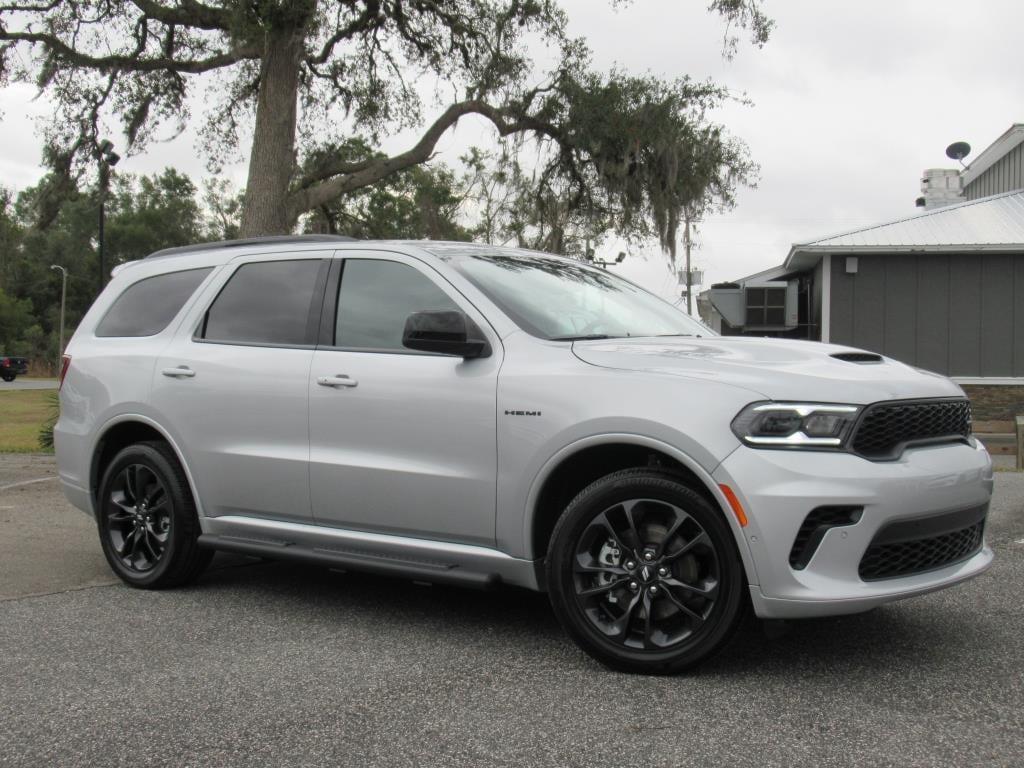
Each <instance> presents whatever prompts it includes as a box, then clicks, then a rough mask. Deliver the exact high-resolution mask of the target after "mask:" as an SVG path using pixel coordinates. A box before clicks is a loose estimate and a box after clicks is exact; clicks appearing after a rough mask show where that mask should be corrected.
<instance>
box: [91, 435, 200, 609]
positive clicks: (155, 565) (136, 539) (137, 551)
mask: <svg viewBox="0 0 1024 768" xmlns="http://www.w3.org/2000/svg"><path fill="white" fill-rule="evenodd" d="M96 507H97V508H96V524H97V526H98V528H99V534H100V544H101V545H102V547H103V554H104V556H105V557H106V558H107V562H108V563H109V564H110V567H111V569H112V570H113V571H114V573H116V574H117V575H118V576H119V577H120V578H121V580H122V581H124V582H125V583H126V584H129V585H131V586H133V587H138V588H140V589H164V588H168V587H177V586H181V585H183V584H187V583H189V582H191V581H193V580H195V579H196V578H198V577H199V575H200V574H201V573H202V572H203V570H205V568H206V566H207V565H209V563H210V560H211V559H212V558H213V552H212V551H211V550H207V549H200V547H199V543H198V540H199V533H200V529H199V518H198V515H197V514H196V507H195V502H194V501H193V499H192V492H191V490H190V489H189V486H188V480H187V478H186V477H185V472H184V470H183V469H182V468H181V464H180V463H179V462H178V459H177V457H176V456H175V455H174V452H173V451H172V450H171V449H170V447H169V446H168V445H167V444H166V443H161V442H155V441H154V442H144V443H137V444H135V445H130V446H128V447H127V448H125V449H123V450H122V451H120V452H119V453H118V454H117V455H116V456H115V457H114V459H113V460H112V461H111V462H110V464H109V465H108V467H107V469H106V471H105V472H104V473H103V480H102V482H101V483H100V490H99V497H98V499H97V505H96Z"/></svg>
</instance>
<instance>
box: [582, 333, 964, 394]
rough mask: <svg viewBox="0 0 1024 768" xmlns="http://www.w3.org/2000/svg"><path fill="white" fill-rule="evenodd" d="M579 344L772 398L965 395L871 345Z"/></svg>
mask: <svg viewBox="0 0 1024 768" xmlns="http://www.w3.org/2000/svg"><path fill="white" fill-rule="evenodd" d="M572 349H573V353H574V354H575V355H576V356H577V357H578V358H579V359H580V360H582V361H584V362H586V363H589V364H591V365H597V366H601V367H604V368H619V369H623V370H630V371H651V372H652V373H663V374H673V375H677V376H686V377H689V378H694V379H704V380H711V381H720V382H722V383H723V384H730V385H733V386H738V387H743V388H745V389H749V390H752V391H754V392H758V393H760V394H761V395H763V396H764V398H765V399H767V400H808V401H811V402H833V403H852V404H854V405H866V404H867V403H873V402H876V401H878V400H906V399H911V398H919V397H963V396H964V393H963V390H961V389H960V387H959V386H957V385H956V384H955V383H953V382H952V381H950V380H949V379H948V378H946V377H945V376H941V375H939V374H937V373H930V372H928V371H921V370H919V369H917V368H912V367H911V366H909V365H905V364H904V363H900V362H897V361H896V360H892V359H890V358H887V357H881V356H879V355H876V354H874V353H871V352H865V351H864V350H859V349H854V348H852V347H843V346H838V345H835V344H819V343H818V342H813V341H797V340H793V339H768V338H754V337H751V336H715V337H711V338H638V339H608V340H601V341H577V342H575V343H574V344H573V348H572ZM836 355H840V357H836ZM842 356H846V359H843V357H842ZM858 360H859V361H858Z"/></svg>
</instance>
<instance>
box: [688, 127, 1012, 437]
mask: <svg viewBox="0 0 1024 768" xmlns="http://www.w3.org/2000/svg"><path fill="white" fill-rule="evenodd" d="M1018 139H1019V140H1018ZM997 144H999V146H1000V147H1001V148H1002V150H1003V151H1004V152H1005V153H1006V154H1005V156H1003V157H999V156H996V155H995V154H994V153H993V152H992V151H991V148H989V149H988V150H986V151H985V153H983V154H982V156H981V157H979V158H978V160H976V161H975V163H974V164H973V166H970V167H968V168H967V170H966V171H964V176H965V177H966V176H967V175H968V174H970V173H971V170H972V168H973V167H974V166H977V168H976V169H975V170H976V172H975V173H974V175H973V176H972V177H971V179H970V181H969V182H968V183H967V186H965V187H964V189H965V191H966V192H970V190H971V189H972V186H971V185H972V184H974V183H975V182H976V181H978V180H979V179H981V178H982V176H983V175H985V174H988V173H990V172H992V173H995V174H996V177H995V178H997V179H998V180H1000V181H999V183H1001V184H1005V185H1008V186H1009V187H1011V188H1010V189H1003V190H1000V191H998V192H997V193H996V194H991V195H989V196H987V197H978V198H974V199H970V195H968V196H967V197H968V199H966V200H963V202H959V203H956V204H953V205H944V206H943V207H937V208H929V209H926V210H924V211H922V212H920V213H917V214H915V215H910V216H905V217H902V218H899V219H896V220H893V221H888V222H884V223H882V224H877V225H874V226H870V227H862V228H860V229H855V230H851V231H849V232H843V233H840V234H837V235H832V236H829V237H822V238H819V239H816V240H810V241H807V242H802V243H794V244H793V246H792V247H791V248H790V250H789V253H788V254H787V256H786V258H785V261H783V263H782V264H781V265H779V266H777V267H773V268H772V269H768V270H764V271H762V272H759V273H757V274H755V275H749V276H748V277H744V278H741V279H739V280H737V281H736V282H734V283H727V284H719V285H717V286H713V287H712V288H711V289H710V290H708V291H705V292H704V293H703V294H701V297H700V300H699V302H698V307H699V309H700V311H701V315H702V316H703V318H704V320H705V322H708V323H709V324H710V325H712V326H713V327H715V328H716V330H719V331H720V332H722V333H725V334H748V335H771V336H784V337H792V338H803V339H811V340H820V341H828V342H833V343H837V344H847V345H850V346H854V347H860V348H863V349H868V350H871V351H873V352H879V353H881V354H884V355H887V356H889V357H893V358H896V359H897V360H901V361H903V362H906V363H909V364H911V365H914V366H917V367H919V368H924V369H927V370H932V371H937V372H939V373H943V374H946V375H949V376H952V377H954V378H956V379H957V380H958V381H959V382H960V383H961V384H964V385H967V388H968V390H969V392H970V391H972V390H974V391H976V392H981V391H982V390H984V393H985V397H986V398H989V395H990V394H991V393H992V392H996V395H994V396H992V397H991V398H989V399H990V400H991V402H990V403H987V404H983V405H982V406H981V407H980V408H979V407H978V405H976V409H977V410H979V413H980V414H981V418H991V419H1005V418H1010V417H1011V415H1013V414H1015V413H1024V176H1020V175H1019V174H1017V172H1016V170H1015V169H1016V168H1017V164H1018V160H1017V155H1018V154H1020V153H1022V152H1024V126H1021V125H1018V126H1014V127H1013V128H1011V130H1010V131H1008V132H1007V134H1005V135H1004V136H1003V137H1002V138H1001V139H1000V140H999V142H997ZM993 146H996V145H993ZM981 160H984V163H979V161H981ZM982 166H984V167H982ZM986 183H988V182H986ZM960 199H963V197H961V198H960ZM993 388H996V389H993ZM997 390H998V391H997ZM974 397H975V395H974V394H972V399H973V398H974ZM986 402H987V401H986ZM989 406H991V407H989Z"/></svg>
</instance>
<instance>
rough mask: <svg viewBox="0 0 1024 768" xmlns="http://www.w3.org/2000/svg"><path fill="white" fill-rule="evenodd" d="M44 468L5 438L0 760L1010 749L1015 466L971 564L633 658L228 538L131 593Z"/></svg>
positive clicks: (958, 754) (662, 759)
mask: <svg viewBox="0 0 1024 768" xmlns="http://www.w3.org/2000/svg"><path fill="white" fill-rule="evenodd" d="M53 472H54V468H53V461H52V459H50V458H44V457H30V456H0V765H2V766H64V765H68V766H72V765H74V766H121V765H124V766H129V765H131V766H165V765H167V766H250V765H266V766H306V765H309V766H314V765H324V766H328V765H329V766H378V765H380V766H405V765H409V766H413V765H416V766H420V765H474V766H475V765H515V766H521V765H544V766H570V765H571V766H597V765H601V766H605V765H606V766H646V767H652V766H705V765H708V766H711V765H723V766H724V765H730V766H732V765H739V766H746V765H749V766H795V765H807V766H838V765H869V766H883V765H892V766H929V767H930V766H975V765H993V766H1020V765H1024V675H1022V670H1024V474H1016V473H1005V472H1003V473H999V474H998V475H997V485H996V487H997V494H996V498H995V502H994V507H993V510H992V514H991V516H990V523H989V531H988V537H989V541H990V543H991V544H992V546H993V547H994V548H995V550H996V553H997V563H996V565H995V567H994V568H993V569H992V570H991V571H990V572H989V573H987V574H985V575H984V576H982V577H980V578H978V579H976V580H975V581H973V582H970V583H968V584H966V585H962V586H960V587H958V588H954V589H952V590H947V591H944V592H940V593H937V594H934V595H929V596H927V597H923V598H919V599H916V600H911V601H907V602H904V603H902V604H897V605H893V606H889V607H885V608H880V609H878V610H876V611H873V612H871V613H868V614H864V615H860V616H852V617H846V618H835V619H828V620H816V621H808V622H801V623H797V624H794V625H792V626H790V627H789V628H788V629H787V630H786V631H785V632H784V633H783V634H781V636H774V637H768V636H767V635H766V633H765V632H764V631H762V629H761V627H760V625H759V624H758V623H757V622H754V621H751V622H750V625H749V626H748V627H746V628H745V629H744V630H743V631H742V632H741V634H740V635H739V636H738V637H737V639H736V640H735V641H734V642H733V643H732V644H731V645H730V646H729V647H728V648H727V650H726V651H725V652H724V653H723V654H721V655H720V656H719V657H717V658H716V659H715V660H714V661H712V662H711V663H709V664H707V665H706V666H704V667H703V668H702V669H700V670H699V671H697V672H694V673H691V674H689V675H685V676H681V677H675V678H645V677H636V676H629V675H623V674H615V673H612V672H609V671H607V670H605V669H604V668H602V667H600V666H599V665H597V664H596V663H594V662H592V661H590V660H589V659H588V658H587V657H586V656H584V655H583V654H582V653H581V652H579V651H577V650H576V648H575V647H574V646H573V645H572V644H571V643H570V642H569V641H568V640H567V639H566V638H565V637H564V636H563V635H562V633H561V631H560V629H559V627H558V625H557V624H556V622H555V620H554V618H553V616H552V615H551V612H550V610H549V608H548V604H547V601H546V598H545V597H544V596H542V595H534V594H530V593H527V592H522V591H518V590H512V589H508V590H503V591H498V592H494V593H483V592H472V591H465V590H459V589H454V588H451V589H449V588H441V587H427V586H417V585H414V584H411V583H408V582H404V581H399V580H392V579H384V578H376V577H371V576H365V575H358V574H342V573H335V572H331V571H327V570H323V569H317V568H308V567H296V566H292V565H286V564H275V563H261V562H257V561H250V560H244V559H238V558H235V559H230V558H227V557H220V556H218V560H216V561H215V567H214V568H213V569H212V570H210V571H209V572H208V573H207V574H206V575H205V577H204V578H203V579H202V580H201V581H200V582H199V583H198V584H197V585H196V586H194V587H191V588H188V589H182V590H177V591H171V592H159V593H154V592H141V591H137V590H133V589H129V588H127V587H125V586H122V585H120V584H119V583H114V580H113V579H112V578H111V575H110V572H109V571H108V570H107V567H106V564H105V562H104V561H103V558H102V556H101V555H100V552H99V546H98V544H97V541H96V534H95V529H94V527H93V525H92V523H91V521H90V520H89V519H87V518H86V517H85V516H84V515H82V514H81V513H79V512H77V511H75V510H73V509H72V508H71V507H69V506H68V505H67V504H66V503H65V502H64V500H63V498H62V497H61V496H60V493H59V491H58V489H57V484H56V482H55V481H54V480H53V479H52V477H53ZM40 478H46V479H43V480H41V481H40V482H29V483H25V481H32V480H37V479H40Z"/></svg>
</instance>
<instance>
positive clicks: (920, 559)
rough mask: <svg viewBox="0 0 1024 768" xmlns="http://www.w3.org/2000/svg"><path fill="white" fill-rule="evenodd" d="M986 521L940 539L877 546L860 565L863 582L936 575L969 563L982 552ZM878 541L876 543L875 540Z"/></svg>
mask: <svg viewBox="0 0 1024 768" xmlns="http://www.w3.org/2000/svg"><path fill="white" fill-rule="evenodd" d="M984 533H985V519H984V518H982V519H981V520H979V521H977V522H976V523H973V524H971V525H969V526H967V527H966V528H961V529H960V530H957V531H950V532H949V533H943V534H940V535H938V536H930V537H928V538H923V539H912V540H910V541H900V542H892V543H874V544H872V545H871V546H870V547H868V550H867V552H865V553H864V557H862V558H861V561H860V569H859V572H860V577H861V579H863V580H864V581H877V580H879V579H894V578H898V577H900V576H910V575H912V574H915V573H924V572H925V571H933V570H935V569H936V568H943V567H945V566H947V565H952V564H953V563H956V562H959V561H961V560H966V559H967V558H968V557H970V556H971V555H973V554H975V553H976V552H977V551H978V550H979V549H981V544H982V541H983V537H984ZM876 541H877V540H876Z"/></svg>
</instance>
